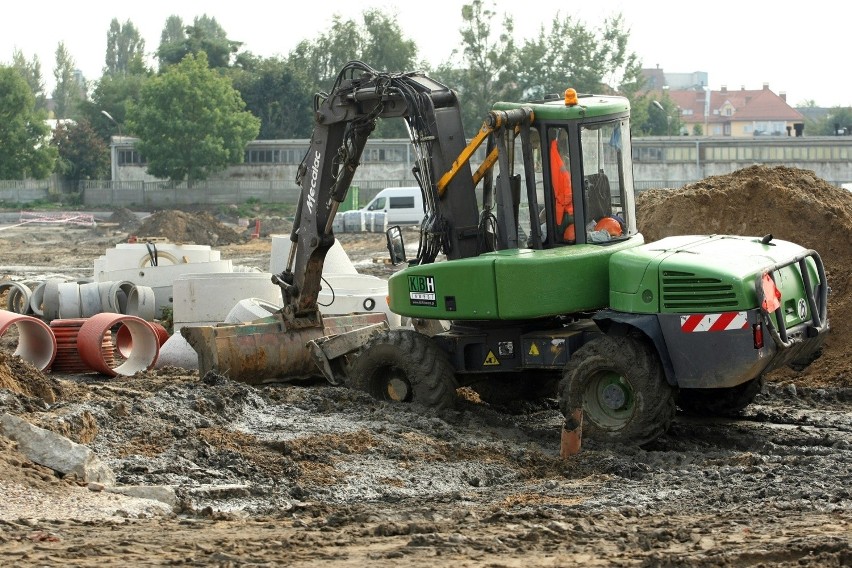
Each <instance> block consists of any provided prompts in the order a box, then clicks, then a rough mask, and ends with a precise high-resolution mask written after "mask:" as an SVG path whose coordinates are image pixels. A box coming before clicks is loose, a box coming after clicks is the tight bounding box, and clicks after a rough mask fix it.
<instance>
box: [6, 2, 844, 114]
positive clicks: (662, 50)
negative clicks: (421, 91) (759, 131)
mask: <svg viewBox="0 0 852 568" xmlns="http://www.w3.org/2000/svg"><path fill="white" fill-rule="evenodd" d="M463 3H464V1H462V2H454V1H447V0H430V1H429V2H417V1H411V0H407V1H401V0H400V1H399V2H391V1H388V0H376V1H372V0H367V1H359V0H354V1H353V0H349V1H345V0H322V1H321V2H318V3H317V4H301V3H296V2H285V1H279V2H247V3H242V2H209V0H208V1H204V2H201V1H198V0H170V1H165V0H145V1H144V2H115V3H109V4H107V3H105V2H91V1H86V0H82V1H80V2H68V1H67V0H42V1H41V2H38V3H36V4H26V3H23V2H10V1H9V0H5V1H4V2H3V3H2V4H3V5H2V9H0V64H7V65H8V64H10V63H11V61H12V53H13V51H14V50H15V49H16V48H17V49H20V50H21V51H22V52H23V53H24V55H25V56H26V57H27V59H31V58H32V57H33V55H37V56H38V58H39V60H40V62H41V67H42V75H43V77H44V79H45V84H46V90H47V92H48V95H49V93H50V91H51V90H52V89H53V85H54V79H53V67H54V63H55V52H56V47H57V45H58V43H59V42H60V41H63V42H65V46H66V48H67V49H68V51H69V52H70V54H71V56H72V57H73V58H74V60H75V62H76V64H77V65H76V66H77V68H78V69H80V70H81V71H82V72H83V75H84V76H85V77H86V79H87V80H89V81H91V80H95V79H97V78H99V77H100V75H101V72H102V70H103V66H104V53H105V50H106V35H107V31H108V29H109V24H110V21H111V20H112V19H113V18H117V19H118V20H119V22H121V23H124V22H125V21H127V20H128V19H129V20H131V21H132V22H133V24H134V25H135V26H136V28H137V29H139V30H140V33H141V34H142V36H143V38H144V39H145V47H146V51H149V52H154V51H155V50H156V49H157V46H158V45H159V42H160V33H161V32H162V30H163V26H164V24H165V22H166V19H167V18H168V17H169V16H171V15H178V16H180V17H181V18H182V19H183V21H184V23H186V24H191V23H192V21H193V19H194V18H195V17H196V16H201V15H203V14H207V15H208V16H211V17H214V18H216V20H217V21H218V22H219V24H220V25H221V26H222V27H223V28H224V29H225V31H226V33H227V34H228V37H229V38H230V39H232V40H236V41H241V42H243V46H242V47H243V49H245V50H248V51H251V52H252V53H254V54H255V55H259V56H261V57H272V56H276V55H280V56H286V55H287V54H288V53H289V52H290V50H292V49H293V48H294V47H295V46H296V45H297V44H298V43H299V42H300V41H302V40H310V39H311V37H313V36H316V35H317V34H320V33H324V32H326V31H327V30H328V29H329V28H330V26H331V20H332V16H333V15H335V14H337V15H339V16H341V17H343V18H351V19H355V20H356V21H359V22H360V16H361V14H362V13H363V12H364V11H365V10H366V9H368V8H378V9H381V10H384V11H385V12H386V13H388V14H395V15H396V16H397V22H398V23H399V26H400V29H401V30H402V33H403V35H404V37H406V38H408V39H412V40H414V41H415V43H416V44H417V46H418V48H419V52H420V58H421V59H425V60H427V61H428V62H429V63H430V64H431V65H432V66H437V65H438V64H440V63H442V62H444V61H446V60H447V59H448V58H449V57H450V54H451V52H452V50H453V49H454V48H457V47H458V46H459V44H460V34H459V29H460V28H461V27H462V24H463V22H462V19H461V5H462V4H463ZM484 5H485V6H486V7H491V8H493V9H494V10H495V12H496V13H497V14H498V17H499V18H503V17H505V16H510V17H512V19H513V20H514V23H515V41H516V43H518V44H521V43H523V40H525V39H533V38H535V37H536V36H537V35H538V32H539V29H540V28H541V26H544V27H545V28H546V29H547V28H549V27H550V23H551V21H552V19H553V17H554V16H556V15H557V13H558V15H559V16H560V17H565V16H571V17H572V18H573V19H574V20H575V21H580V22H583V23H585V24H586V25H587V26H588V27H589V28H598V27H602V26H603V24H604V21H605V20H606V19H607V18H609V17H612V16H615V15H617V14H621V15H622V17H623V18H624V21H625V25H626V27H627V28H628V29H629V32H630V35H629V40H628V49H629V50H630V51H633V52H635V53H636V54H637V55H638V56H639V59H640V60H641V62H642V66H643V67H646V68H653V67H660V68H661V69H663V70H664V71H665V72H667V73H692V72H695V71H703V72H706V73H707V74H708V80H709V86H710V88H711V89H713V90H719V89H720V88H721V87H723V86H725V87H727V88H728V89H729V90H734V89H740V88H746V89H761V88H762V87H763V86H764V84H766V85H768V86H769V88H770V89H771V90H772V91H773V92H775V93H776V94H781V93H785V94H786V96H787V102H788V103H790V104H791V105H793V106H798V105H800V104H804V103H806V102H808V101H813V102H814V103H815V104H816V105H817V106H822V107H833V106H852V75H850V71H849V65H848V63H847V62H845V61H844V60H843V58H844V57H845V56H846V55H847V54H848V53H849V37H848V33H846V32H845V31H844V30H843V27H844V26H847V25H848V19H849V18H848V15H849V14H847V15H846V16H844V15H843V14H842V12H844V11H848V12H852V9H850V8H848V7H847V8H843V6H845V4H844V3H837V2H835V1H834V0H831V1H829V0H812V1H810V2H808V3H804V4H803V3H795V4H794V3H788V2H772V3H770V2H766V1H765V0H740V1H738V2H733V1H729V0H716V1H715V2H703V3H694V2H689V3H684V2H677V1H668V0H666V1H664V0H645V1H642V2H640V1H637V0H595V1H594V2H589V1H586V2H570V1H565V0H538V1H537V2H535V4H532V5H530V4H526V3H523V2H518V1H517V0H514V1H509V0H485V2H484ZM499 18H495V20H494V21H493V23H494V24H497V22H499ZM833 23H834V24H833ZM833 25H835V27H836V29H834V28H833V27H832V26H833ZM493 29H494V31H495V32H496V31H497V30H499V29H502V28H501V27H500V26H499V25H495V26H494V28H493ZM151 62H152V63H153V58H152V59H151ZM366 63H369V62H366ZM394 71H411V69H399V70H394ZM566 86H567V85H566Z"/></svg>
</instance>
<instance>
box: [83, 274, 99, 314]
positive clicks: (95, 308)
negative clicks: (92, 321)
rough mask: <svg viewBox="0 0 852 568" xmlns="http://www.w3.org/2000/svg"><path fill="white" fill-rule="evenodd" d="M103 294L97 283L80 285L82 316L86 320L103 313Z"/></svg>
mask: <svg viewBox="0 0 852 568" xmlns="http://www.w3.org/2000/svg"><path fill="white" fill-rule="evenodd" d="M102 311H103V310H102V309H101V293H100V284H98V283H97V282H87V283H85V284H81V285H80V315H81V316H82V317H84V318H90V317H92V316H93V315H95V314H99V313H101V312H102Z"/></svg>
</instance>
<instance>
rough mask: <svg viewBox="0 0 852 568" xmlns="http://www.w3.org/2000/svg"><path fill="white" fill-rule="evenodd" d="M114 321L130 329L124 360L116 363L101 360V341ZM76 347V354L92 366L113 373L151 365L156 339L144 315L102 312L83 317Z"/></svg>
mask: <svg viewBox="0 0 852 568" xmlns="http://www.w3.org/2000/svg"><path fill="white" fill-rule="evenodd" d="M118 324H123V325H124V326H126V327H127V328H128V330H129V331H130V342H131V343H130V345H131V348H130V350H129V351H130V352H129V353H128V354H127V357H126V358H125V359H124V362H123V363H121V364H119V365H118V366H116V367H113V366H112V365H110V364H108V362H107V361H105V360H104V357H103V351H102V350H101V344H102V342H103V338H104V336H105V334H106V333H108V332H109V331H110V330H111V329H112V328H113V327H115V326H117V325H118ZM77 349H78V350H79V351H80V358H81V359H82V360H83V362H84V363H86V365H88V366H89V367H91V368H92V369H93V370H95V371H97V372H99V373H101V374H104V375H108V376H111V377H114V376H116V375H133V374H135V373H138V372H139V371H145V370H148V369H150V368H151V367H153V366H154V363H155V362H156V361H157V355H158V354H159V349H160V345H159V341H158V339H157V333H156V332H155V331H154V328H153V327H151V325H150V324H149V323H148V322H146V321H145V320H144V319H142V318H140V317H136V316H128V315H120V314H112V313H103V314H97V315H94V316H92V317H91V318H89V319H88V320H86V322H85V323H84V324H83V325H82V326H81V327H80V333H79V334H78V335H77Z"/></svg>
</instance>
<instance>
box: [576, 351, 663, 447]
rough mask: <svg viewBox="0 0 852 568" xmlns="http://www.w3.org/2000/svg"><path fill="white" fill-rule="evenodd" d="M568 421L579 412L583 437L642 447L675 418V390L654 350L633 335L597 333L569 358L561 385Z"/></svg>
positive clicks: (661, 432)
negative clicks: (597, 335)
mask: <svg viewBox="0 0 852 568" xmlns="http://www.w3.org/2000/svg"><path fill="white" fill-rule="evenodd" d="M559 408H560V410H561V411H562V414H564V415H565V416H566V417H568V416H571V414H572V412H573V410H574V409H576V408H582V409H583V437H584V438H586V439H590V440H595V441H598V442H604V443H612V444H631V445H643V444H646V443H648V442H650V441H652V440H654V439H656V438H657V437H659V436H660V435H662V434H663V433H665V432H666V431H667V430H668V428H669V426H670V425H671V423H672V420H673V419H674V416H675V412H676V408H675V401H674V389H673V388H672V387H671V386H670V385H669V384H668V382H667V381H666V378H665V374H664V373H663V369H662V364H661V363H660V359H659V357H658V356H657V353H656V351H655V350H654V349H653V347H651V345H650V344H648V343H647V342H645V341H642V340H640V339H638V338H636V337H618V338H613V337H609V336H606V335H601V336H600V337H597V338H595V339H592V340H591V341H589V342H588V343H586V344H585V345H583V346H582V347H581V348H580V349H578V350H577V352H576V353H575V354H574V355H573V356H572V357H571V359H570V361H569V362H568V364H567V365H566V366H565V370H564V372H563V374H562V382H561V383H560V384H559Z"/></svg>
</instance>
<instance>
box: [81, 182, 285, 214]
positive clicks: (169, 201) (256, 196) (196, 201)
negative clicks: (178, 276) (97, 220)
mask: <svg viewBox="0 0 852 568" xmlns="http://www.w3.org/2000/svg"><path fill="white" fill-rule="evenodd" d="M80 191H81V192H82V198H83V203H84V204H85V205H108V206H113V207H130V206H137V207H176V206H181V205H228V204H232V203H245V202H246V201H252V200H253V201H259V202H261V203H285V204H292V205H295V204H296V203H297V202H298V199H299V188H298V186H296V184H295V183H293V182H284V181H278V180H276V181H267V180H234V181H231V180H209V181H201V182H192V183H187V182H181V183H171V182H167V181H152V182H143V181H98V180H95V181H83V182H80Z"/></svg>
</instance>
